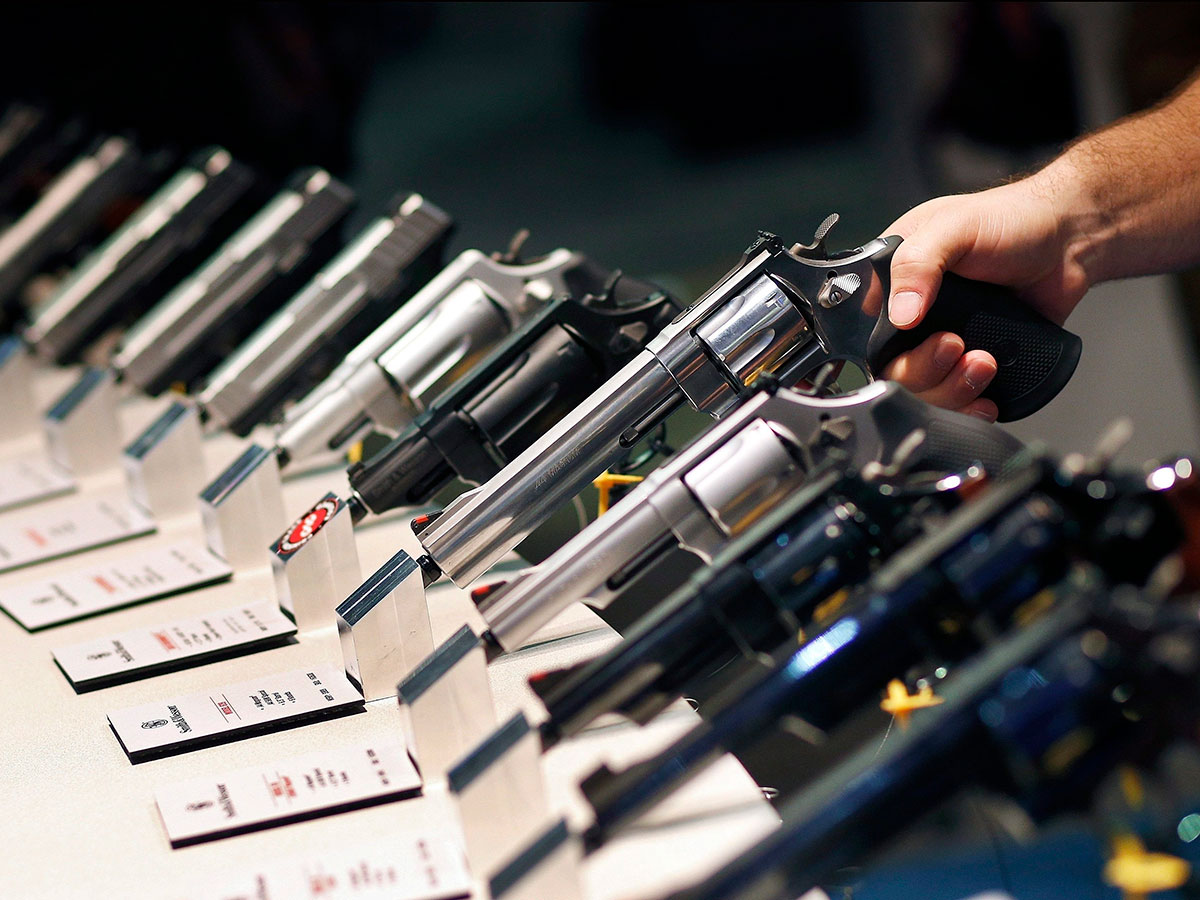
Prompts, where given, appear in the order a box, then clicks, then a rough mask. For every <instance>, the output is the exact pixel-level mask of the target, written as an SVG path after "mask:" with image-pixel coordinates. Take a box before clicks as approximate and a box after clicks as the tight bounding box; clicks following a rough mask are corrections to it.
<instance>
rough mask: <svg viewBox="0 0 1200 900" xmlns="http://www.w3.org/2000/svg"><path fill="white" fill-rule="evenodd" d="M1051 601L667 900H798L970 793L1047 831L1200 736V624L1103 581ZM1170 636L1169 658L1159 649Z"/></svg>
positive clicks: (1158, 601)
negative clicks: (985, 793) (934, 700)
mask: <svg viewBox="0 0 1200 900" xmlns="http://www.w3.org/2000/svg"><path fill="white" fill-rule="evenodd" d="M1057 593H1059V594H1060V595H1062V597H1061V603H1062V608H1060V609H1059V610H1058V611H1057V612H1056V613H1054V614H1052V615H1050V616H1048V617H1045V618H1044V619H1043V620H1042V621H1040V622H1039V623H1038V625H1037V626H1036V627H1033V628H1028V629H1025V630H1023V631H1020V632H1017V633H1015V634H1013V635H1011V636H1008V637H1005V638H1004V639H1002V640H1000V641H998V642H997V643H996V644H995V645H994V646H992V647H990V648H988V649H987V650H986V651H985V652H984V653H981V654H980V655H979V656H978V657H977V658H975V659H973V660H972V661H971V662H969V663H968V664H967V665H965V666H964V667H963V668H962V670H961V671H960V672H958V673H956V674H953V675H951V677H950V679H948V681H947V682H946V684H945V685H944V687H942V688H941V689H940V690H939V694H940V697H941V701H942V702H941V705H939V706H936V707H934V708H932V709H928V710H925V711H923V712H921V713H920V714H919V716H918V717H916V718H915V720H914V722H913V724H912V726H911V728H910V729H908V730H907V731H906V732H903V733H900V734H898V735H893V736H892V737H891V738H890V740H888V741H887V742H886V743H883V744H880V742H879V741H878V740H877V739H875V740H871V741H869V742H867V743H866V745H864V746H862V747H861V749H859V750H858V751H857V752H856V753H854V755H852V756H851V757H849V758H848V759H847V760H846V761H845V762H843V763H841V764H839V765H838V766H836V767H835V768H833V769H832V770H831V771H830V772H828V773H827V774H826V775H825V776H823V777H822V778H821V780H820V781H817V782H815V783H813V784H812V785H810V786H808V787H806V788H805V789H804V790H802V791H801V792H800V793H799V794H798V795H796V796H795V797H794V798H792V799H791V800H789V801H788V802H787V803H786V804H785V805H784V807H783V809H782V810H781V813H782V817H783V825H782V826H781V827H780V828H779V830H778V831H775V832H773V833H772V834H770V835H769V836H767V837H766V838H764V839H763V840H762V841H761V842H760V843H759V844H757V845H756V846H754V847H752V848H750V849H749V850H747V851H746V852H745V853H744V854H742V855H741V856H740V857H738V858H737V859H735V860H733V861H732V862H730V863H728V864H727V865H725V866H724V867H722V868H721V869H720V871H718V872H716V873H714V874H711V875H709V876H708V877H706V878H705V879H704V880H703V881H701V882H699V883H697V884H694V885H692V886H689V887H687V888H684V889H682V890H678V891H675V892H673V893H671V894H670V896H669V897H668V898H666V900H791V898H793V897H798V896H801V895H802V894H806V893H807V892H808V891H809V890H810V889H811V888H814V887H816V886H818V885H819V884H821V883H822V882H824V881H826V880H827V879H829V878H831V877H833V876H834V875H835V874H836V873H837V871H838V870H839V869H842V868H843V867H846V866H850V865H854V864H856V863H858V862H860V861H862V860H864V859H865V858H867V857H869V855H870V854H871V853H872V852H873V851H876V850H878V849H879V848H880V847H882V846H883V845H884V844H885V843H886V842H888V841H890V840H892V839H894V838H895V837H897V836H899V835H900V834H902V833H903V831H904V830H905V828H906V827H907V826H909V825H911V824H912V823H913V822H915V821H916V820H917V819H918V818H919V817H920V816H922V815H924V814H926V813H928V812H931V811H932V810H933V809H935V808H936V807H937V806H939V805H940V804H942V803H944V802H945V801H946V800H948V799H950V798H951V797H953V796H954V795H955V794H956V793H958V792H959V791H961V790H962V789H964V788H967V787H969V786H971V785H979V786H981V787H985V788H987V789H989V790H992V791H998V792H1000V793H1002V794H1004V795H1007V796H1008V797H1010V798H1011V799H1012V800H1013V801H1015V803H1017V804H1018V805H1019V806H1021V807H1022V808H1023V809H1024V810H1025V812H1026V813H1027V814H1029V815H1030V816H1031V817H1032V818H1033V819H1034V820H1035V821H1039V822H1040V821H1043V820H1045V819H1048V818H1050V817H1052V816H1054V815H1056V814H1059V813H1063V812H1068V811H1078V810H1081V809H1087V808H1088V807H1090V806H1092V804H1093V803H1094V801H1095V794H1096V789H1097V788H1098V787H1099V785H1100V784H1101V782H1102V779H1103V778H1104V777H1106V776H1107V775H1108V773H1110V772H1111V771H1113V769H1114V768H1116V767H1117V766H1118V765H1119V764H1121V763H1123V762H1128V763H1140V764H1147V763H1153V761H1154V760H1155V759H1157V758H1159V756H1160V754H1161V753H1162V752H1163V751H1164V750H1165V749H1167V748H1169V747H1170V746H1172V745H1173V744H1174V743H1175V742H1177V741H1179V740H1185V741H1189V742H1194V740H1195V729H1196V724H1197V722H1196V709H1197V700H1198V699H1200V698H1197V696H1196V677H1197V674H1200V673H1198V671H1197V664H1196V663H1197V660H1200V634H1197V627H1196V623H1195V617H1194V615H1193V616H1190V617H1187V618H1184V617H1182V616H1173V615H1171V610H1170V609H1169V607H1165V605H1164V604H1163V602H1162V600H1161V598H1155V597H1151V596H1138V597H1137V600H1136V607H1137V612H1138V613H1139V614H1140V615H1136V614H1130V613H1128V612H1124V611H1122V610H1121V608H1120V606H1119V605H1118V604H1115V603H1114V602H1113V600H1114V599H1115V598H1110V597H1109V596H1108V593H1107V592H1106V591H1105V590H1104V589H1103V588H1102V587H1100V586H1090V585H1087V584H1083V585H1078V586H1074V585H1066V586H1062V587H1060V588H1059V589H1058V591H1057ZM1130 605H1134V604H1130ZM1164 607H1165V608H1164ZM1164 641H1170V642H1171V644H1172V646H1173V648H1174V653H1173V654H1172V655H1171V657H1170V658H1168V656H1167V655H1166V654H1162V653H1157V654H1156V653H1155V652H1154V647H1155V646H1156V644H1158V645H1161V643H1162V642H1164ZM1101 651H1102V652H1101ZM1066 748H1069V751H1067V749H1066Z"/></svg>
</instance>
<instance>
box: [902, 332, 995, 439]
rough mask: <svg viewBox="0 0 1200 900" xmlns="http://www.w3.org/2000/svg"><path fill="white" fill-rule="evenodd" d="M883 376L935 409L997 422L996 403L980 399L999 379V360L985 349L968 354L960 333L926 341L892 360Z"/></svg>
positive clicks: (938, 335) (934, 337)
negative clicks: (997, 368)
mask: <svg viewBox="0 0 1200 900" xmlns="http://www.w3.org/2000/svg"><path fill="white" fill-rule="evenodd" d="M883 377H884V378H890V379H892V380H893V381H898V382H899V383H900V384H902V385H904V387H906V388H908V389H909V390H910V391H912V392H913V393H914V394H916V395H917V396H918V397H920V398H921V399H922V400H924V401H926V402H927V403H932V404H933V405H934V406H940V407H942V408H943V409H952V410H956V411H958V412H962V413H967V414H968V415H974V416H978V417H979V418H982V419H987V420H988V421H989V422H994V421H995V420H996V415H997V413H998V410H997V409H996V404H995V403H993V402H992V401H991V400H987V399H983V398H981V397H980V396H979V395H980V394H981V393H982V392H983V391H984V390H985V389H986V388H987V386H988V385H989V384H991V382H992V379H993V378H995V377H996V361H995V359H993V358H992V356H991V354H989V353H987V352H986V351H983V350H970V351H968V352H965V353H964V352H963V340H962V338H960V337H959V336H958V335H956V334H950V333H949V332H945V331H943V332H939V333H938V334H935V335H932V336H930V337H928V338H926V339H925V340H924V341H922V342H921V343H920V344H919V345H918V346H916V347H914V348H913V349H912V350H909V351H907V352H906V353H902V354H900V355H899V356H897V357H896V358H895V359H894V360H892V361H891V362H890V363H889V364H888V365H887V367H886V368H885V369H884V371H883Z"/></svg>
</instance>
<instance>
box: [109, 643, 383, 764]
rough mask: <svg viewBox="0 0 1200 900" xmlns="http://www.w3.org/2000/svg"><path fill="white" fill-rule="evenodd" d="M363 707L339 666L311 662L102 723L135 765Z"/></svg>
mask: <svg viewBox="0 0 1200 900" xmlns="http://www.w3.org/2000/svg"><path fill="white" fill-rule="evenodd" d="M364 705H365V704H364V701H363V697H362V694H361V693H359V692H358V691H357V690H356V689H355V688H354V686H353V685H352V684H351V683H350V682H349V681H348V680H347V679H346V674H345V672H343V671H342V670H341V669H340V668H338V667H336V666H314V667H313V668H311V669H295V670H292V671H287V672H276V673H272V674H268V675H262V676H260V677H259V678H255V679H254V680H252V681H243V682H239V683H238V684H230V685H225V686H223V687H217V688H214V689H213V690H212V691H209V692H207V693H199V694H188V695H186V696H183V697H175V698H173V699H166V700H156V701H155V702H153V703H143V704H141V705H140V706H133V707H128V708H126V709H120V710H117V711H115V712H111V713H109V714H108V724H109V726H110V727H111V728H112V730H113V733H114V734H115V735H116V736H117V740H118V741H120V742H121V747H122V749H124V751H125V753H126V754H127V755H128V756H129V760H130V762H133V763H139V762H142V761H144V760H147V759H154V758H156V757H160V756H170V755H172V754H175V753H186V752H187V751H189V750H198V749H200V748H201V747H208V746H212V745H213V744H222V743H228V742H231V741H236V740H241V739H243V738H247V737H251V736H253V735H256V734H264V733H267V732H272V731H283V730H284V729H287V728H293V727H295V726H297V725H301V724H304V723H305V722H309V721H313V720H316V719H327V718H334V717H335V716H339V715H347V714H349V713H353V712H361V711H362V710H363V708H364Z"/></svg>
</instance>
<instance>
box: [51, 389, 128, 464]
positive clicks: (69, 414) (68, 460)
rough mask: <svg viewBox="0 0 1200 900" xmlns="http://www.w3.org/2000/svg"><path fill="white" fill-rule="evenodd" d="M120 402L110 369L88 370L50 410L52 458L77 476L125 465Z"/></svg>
mask: <svg viewBox="0 0 1200 900" xmlns="http://www.w3.org/2000/svg"><path fill="white" fill-rule="evenodd" d="M119 403H120V398H119V397H118V392H117V384H116V380H115V379H114V377H113V374H112V372H111V371H109V370H107V369H95V368H93V369H87V370H85V371H84V373H83V374H82V375H80V376H79V380H78V381H76V382H75V384H74V385H72V386H71V387H70V388H69V389H68V390H67V391H66V393H64V394H63V395H62V396H61V397H60V398H59V399H58V401H57V402H56V403H55V404H54V405H53V406H52V407H50V410H49V412H47V413H46V418H45V427H46V437H47V439H48V441H49V447H50V457H51V459H53V460H54V461H55V462H56V463H58V464H59V465H60V466H62V467H63V468H64V469H66V470H67V471H68V472H71V473H72V474H74V475H75V476H76V477H81V476H84V475H93V474H95V473H97V472H103V471H105V470H107V469H112V468H116V467H117V466H119V465H120V464H121V435H120V424H119V423H120V416H119V415H118V413H117V409H118V406H119Z"/></svg>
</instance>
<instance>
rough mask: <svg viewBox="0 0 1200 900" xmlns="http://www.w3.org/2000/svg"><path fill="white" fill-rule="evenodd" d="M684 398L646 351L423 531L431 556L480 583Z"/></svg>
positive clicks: (449, 571) (451, 572)
mask: <svg viewBox="0 0 1200 900" xmlns="http://www.w3.org/2000/svg"><path fill="white" fill-rule="evenodd" d="M682 402H683V393H682V391H680V390H679V387H678V384H677V383H676V381H675V380H674V379H673V378H672V377H671V375H670V374H669V373H668V372H667V371H666V370H665V369H664V368H663V366H662V364H661V363H660V362H659V361H658V358H657V357H656V356H655V355H654V354H653V353H652V352H650V351H649V350H643V351H642V352H641V353H639V354H638V355H637V356H636V357H634V359H633V360H632V361H631V362H629V363H628V364H627V365H626V366H625V368H623V369H622V370H621V371H619V372H618V373H617V374H616V375H614V376H613V377H612V378H611V379H609V380H608V381H607V382H606V383H605V384H604V385H603V386H602V387H600V388H599V389H598V390H597V391H596V392H595V393H593V394H592V395H591V396H590V397H589V398H588V400H587V401H586V402H585V403H583V404H582V405H580V406H578V407H576V408H575V410H574V411H573V412H572V413H571V414H569V415H568V416H566V417H565V418H563V419H561V420H560V421H559V422H558V424H557V425H555V426H554V427H553V428H551V429H550V430H549V431H547V432H546V433H545V434H544V435H542V437H541V438H540V439H538V440H537V441H535V442H534V443H533V444H532V445H531V446H530V447H529V449H528V450H526V451H525V452H524V453H522V454H521V455H520V456H518V457H517V458H516V459H515V460H513V461H512V462H511V463H509V464H508V466H506V467H505V468H504V469H503V470H502V471H501V473H500V475H498V476H496V478H495V479H493V480H492V481H489V482H487V484H485V485H484V486H483V487H482V488H480V489H479V490H477V491H474V492H472V493H470V494H466V495H463V497H460V498H459V499H458V500H456V501H455V502H454V503H452V504H450V505H449V506H448V507H447V508H446V510H445V512H444V513H443V514H442V515H441V516H439V517H438V518H437V520H436V521H434V522H433V523H431V524H430V526H429V528H428V529H427V530H426V531H424V532H422V533H421V543H422V545H423V546H424V548H425V551H426V553H427V554H428V555H429V557H430V558H431V559H432V560H433V561H434V563H436V564H437V566H438V567H439V568H440V569H441V570H442V571H443V572H444V573H445V574H446V575H447V576H449V577H450V578H451V579H452V580H453V581H454V582H455V583H456V584H458V585H460V586H462V585H466V584H468V583H470V582H471V581H474V580H475V579H476V578H478V577H479V576H480V575H482V574H483V573H484V572H485V571H487V569H488V568H489V567H491V566H492V565H493V564H494V563H495V562H497V560H498V558H499V557H501V556H503V555H504V554H505V553H507V552H508V550H510V549H511V548H512V547H514V546H516V544H518V543H520V541H521V540H522V539H523V538H524V537H526V536H527V535H528V534H529V533H530V532H531V531H533V529H534V528H536V527H537V526H538V525H540V524H541V523H542V522H543V521H544V520H545V518H546V517H547V516H549V515H550V513H552V512H553V511H554V510H555V509H557V508H558V507H559V506H561V505H562V504H564V503H566V502H568V501H569V500H570V499H571V498H572V497H574V496H575V495H576V494H577V493H579V491H581V490H582V489H583V488H584V487H586V486H587V485H588V484H589V483H591V480H592V478H594V477H595V475H596V474H597V473H599V472H602V471H603V470H604V469H606V468H608V467H609V466H611V465H612V464H614V463H616V462H617V461H619V460H620V458H621V456H622V455H623V454H624V453H625V452H626V451H627V450H628V449H629V448H630V447H632V446H633V445H634V444H635V443H636V442H637V441H638V440H639V439H640V438H641V437H642V436H643V435H644V434H646V433H648V432H649V431H651V430H653V429H654V428H655V427H656V426H657V425H658V423H659V422H661V421H662V420H663V419H664V418H665V417H666V416H667V415H668V414H670V412H671V411H672V410H674V409H675V408H676V407H678V406H679V404H680V403H682ZM501 478H502V479H503V483H502V486H501V487H500V488H498V489H495V490H489V486H492V485H493V483H494V482H497V481H499V480H500V479H501Z"/></svg>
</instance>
